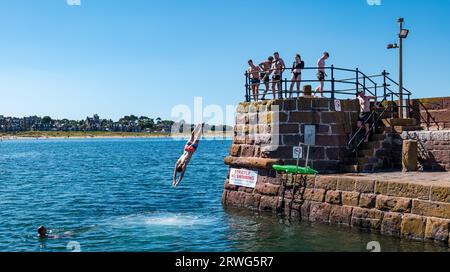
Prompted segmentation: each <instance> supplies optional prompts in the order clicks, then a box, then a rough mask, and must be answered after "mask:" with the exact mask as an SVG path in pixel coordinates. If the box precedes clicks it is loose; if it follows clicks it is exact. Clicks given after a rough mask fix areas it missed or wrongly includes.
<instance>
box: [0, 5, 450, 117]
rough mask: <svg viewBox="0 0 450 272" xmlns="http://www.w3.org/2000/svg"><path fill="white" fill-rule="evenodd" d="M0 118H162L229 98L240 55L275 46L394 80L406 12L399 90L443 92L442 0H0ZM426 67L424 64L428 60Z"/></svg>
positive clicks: (287, 53)
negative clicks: (372, 1)
mask: <svg viewBox="0 0 450 272" xmlns="http://www.w3.org/2000/svg"><path fill="white" fill-rule="evenodd" d="M0 4H1V7H0V37H1V39H0V94H1V96H0V101H1V103H0V115H1V114H3V115H8V116H9V115H13V116H19V117H21V116H28V115H34V114H37V115H41V116H42V115H50V116H52V117H57V118H63V117H67V118H76V119H81V118H84V117H86V116H87V115H92V114H94V113H98V114H99V115H100V116H101V117H105V118H113V119H117V118H119V117H121V116H123V115H127V114H136V115H147V116H151V117H158V116H160V117H162V118H170V113H171V109H172V107H173V106H175V105H177V104H187V105H189V106H191V105H192V104H193V100H194V96H202V97H203V99H204V101H203V103H204V104H205V105H208V104H218V105H220V106H223V107H225V105H235V104H237V103H238V102H239V101H241V100H242V99H243V84H244V81H243V77H242V73H243V71H244V70H245V69H246V61H247V59H248V58H253V59H254V60H255V61H259V60H263V59H265V58H266V57H267V56H268V55H270V54H271V53H273V52H274V51H275V50H276V51H279V52H280V53H281V55H282V57H283V58H284V59H285V60H286V62H287V63H291V59H292V57H293V55H294V54H295V53H297V52H300V53H301V54H302V56H303V58H304V60H305V61H306V65H307V66H308V65H311V66H314V65H315V62H316V60H317V58H318V57H319V56H320V54H321V53H322V52H323V51H324V50H328V51H329V52H330V53H331V54H332V57H331V59H330V60H329V62H328V64H334V65H336V66H340V67H348V68H356V67H359V68H360V69H361V70H363V71H365V72H366V73H368V74H372V73H379V72H381V71H382V70H383V69H387V70H389V71H391V72H392V76H393V77H394V78H396V77H397V73H396V71H397V53H396V52H395V51H388V50H386V44H387V43H388V42H394V41H395V33H396V32H397V28H398V26H397V23H396V20H397V18H398V17H399V16H403V17H405V18H406V27H407V28H410V29H411V34H410V37H409V38H408V40H407V41H406V45H405V46H406V47H405V65H406V68H405V85H406V87H408V88H409V89H411V90H412V91H413V92H414V94H415V96H416V97H423V96H448V95H449V94H450V93H449V88H448V86H449V85H450V76H449V74H448V73H449V71H450V69H449V68H448V67H447V65H449V62H450V51H449V50H448V48H449V47H450V28H449V25H450V16H448V13H449V11H450V9H449V8H450V1H447V0H442V1H441V0H434V1H424V0H420V1H419V0H381V6H369V5H368V4H367V1H366V0H345V1H342V0H292V1H289V0H279V1H266V0H245V1H242V0H222V1H219V0H216V1H214V0H192V1H185V0H183V1H181V0H177V1H156V0H155V1H153V0H133V1H119V0H81V6H69V5H67V3H66V0H39V1H37V0H0ZM432 66H434V67H432Z"/></svg>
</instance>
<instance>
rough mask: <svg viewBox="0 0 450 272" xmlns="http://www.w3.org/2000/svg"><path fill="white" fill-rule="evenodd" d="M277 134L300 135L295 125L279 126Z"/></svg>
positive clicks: (297, 126)
mask: <svg viewBox="0 0 450 272" xmlns="http://www.w3.org/2000/svg"><path fill="white" fill-rule="evenodd" d="M279 132H280V134H291V133H300V127H299V125H298V124H295V123H288V124H280V125H279Z"/></svg>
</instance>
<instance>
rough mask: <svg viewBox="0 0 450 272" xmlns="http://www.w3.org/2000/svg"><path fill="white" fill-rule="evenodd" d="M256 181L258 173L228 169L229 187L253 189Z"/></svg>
mask: <svg viewBox="0 0 450 272" xmlns="http://www.w3.org/2000/svg"><path fill="white" fill-rule="evenodd" d="M257 180H258V173H257V172H256V171H252V170H247V169H235V168H231V169H230V184H231V185H236V186H244V187H248V188H255V186H256V181H257Z"/></svg>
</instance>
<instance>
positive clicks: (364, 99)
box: [357, 90, 377, 142]
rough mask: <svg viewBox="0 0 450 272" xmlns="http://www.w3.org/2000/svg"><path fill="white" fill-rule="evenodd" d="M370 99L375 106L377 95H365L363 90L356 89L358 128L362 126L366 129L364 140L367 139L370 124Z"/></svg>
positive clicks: (366, 140)
mask: <svg viewBox="0 0 450 272" xmlns="http://www.w3.org/2000/svg"><path fill="white" fill-rule="evenodd" d="M371 100H374V101H375V107H377V97H376V96H367V95H366V94H365V92H364V91H363V90H360V91H358V101H359V106H360V110H359V116H358V124H357V125H358V128H361V127H364V128H365V131H366V139H365V142H368V141H369V136H370V134H369V133H368V132H369V131H370V126H371V125H372V123H373V121H372V114H371V112H370V103H371Z"/></svg>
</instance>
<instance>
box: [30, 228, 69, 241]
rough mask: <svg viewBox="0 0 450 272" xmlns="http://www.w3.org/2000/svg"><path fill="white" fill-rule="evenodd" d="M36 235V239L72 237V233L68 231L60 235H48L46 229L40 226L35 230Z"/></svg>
mask: <svg viewBox="0 0 450 272" xmlns="http://www.w3.org/2000/svg"><path fill="white" fill-rule="evenodd" d="M37 233H38V237H39V238H41V239H61V238H64V237H71V236H72V235H73V233H72V232H70V231H67V232H64V233H63V234H62V235H53V234H48V231H47V228H46V227H44V226H40V227H39V228H38V229H37Z"/></svg>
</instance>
